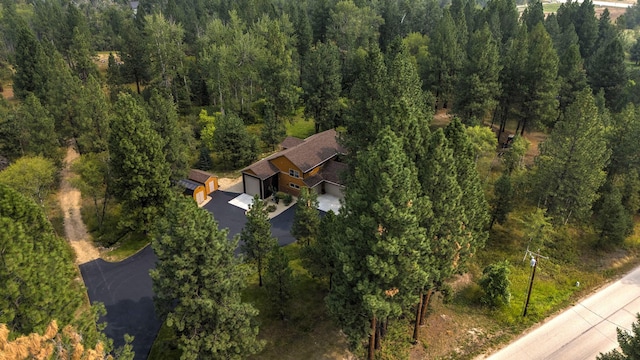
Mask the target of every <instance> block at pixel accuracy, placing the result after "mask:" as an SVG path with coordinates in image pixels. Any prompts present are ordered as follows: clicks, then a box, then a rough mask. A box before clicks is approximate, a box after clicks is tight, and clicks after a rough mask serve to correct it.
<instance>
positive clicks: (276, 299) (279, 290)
mask: <svg viewBox="0 0 640 360" xmlns="http://www.w3.org/2000/svg"><path fill="white" fill-rule="evenodd" d="M266 270H267V271H266V273H265V275H264V287H265V289H266V291H267V297H268V298H269V301H270V302H271V307H272V309H273V310H275V311H276V313H277V314H278V316H279V317H280V319H281V320H285V319H286V317H287V314H288V312H289V301H290V300H291V297H292V294H291V287H292V282H293V272H292V270H291V267H290V266H289V257H288V256H287V254H286V253H285V252H284V250H282V248H281V247H280V246H275V247H274V248H273V250H271V253H270V254H269V259H268V260H267V269H266Z"/></svg>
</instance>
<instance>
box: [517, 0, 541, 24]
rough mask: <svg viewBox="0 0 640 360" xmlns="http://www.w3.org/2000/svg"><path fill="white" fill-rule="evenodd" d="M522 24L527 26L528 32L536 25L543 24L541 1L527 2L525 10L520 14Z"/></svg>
mask: <svg viewBox="0 0 640 360" xmlns="http://www.w3.org/2000/svg"><path fill="white" fill-rule="evenodd" d="M522 22H523V23H524V24H525V25H527V29H529V31H531V30H533V28H534V27H536V25H538V24H541V23H543V22H544V10H543V8H542V1H540V0H534V1H529V2H527V8H526V9H524V12H523V13H522Z"/></svg>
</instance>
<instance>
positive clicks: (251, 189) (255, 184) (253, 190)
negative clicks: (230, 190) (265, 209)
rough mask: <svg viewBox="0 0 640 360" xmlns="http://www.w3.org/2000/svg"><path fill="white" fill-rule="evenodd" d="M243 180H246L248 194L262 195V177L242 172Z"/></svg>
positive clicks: (245, 187) (245, 185) (245, 189)
mask: <svg viewBox="0 0 640 360" xmlns="http://www.w3.org/2000/svg"><path fill="white" fill-rule="evenodd" d="M242 181H244V192H245V193H246V194H249V195H251V196H254V195H258V196H260V179H258V178H255V177H253V176H250V175H247V174H242Z"/></svg>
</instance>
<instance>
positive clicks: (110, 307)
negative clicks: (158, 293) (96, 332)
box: [80, 246, 161, 359]
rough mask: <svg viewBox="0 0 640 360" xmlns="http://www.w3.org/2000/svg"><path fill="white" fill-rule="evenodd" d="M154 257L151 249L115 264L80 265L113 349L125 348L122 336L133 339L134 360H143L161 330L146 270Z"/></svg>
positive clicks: (149, 247)
mask: <svg viewBox="0 0 640 360" xmlns="http://www.w3.org/2000/svg"><path fill="white" fill-rule="evenodd" d="M155 262H156V255H155V254H154V253H153V250H152V249H151V246H147V247H146V248H144V249H143V250H142V251H140V252H139V253H137V254H135V255H133V256H131V257H130V258H128V259H125V260H123V261H121V262H118V263H110V262H106V261H104V260H102V259H97V260H94V261H91V262H88V263H85V264H82V265H80V272H81V273H82V278H83V279H84V283H85V284H86V286H87V292H88V294H89V299H90V300H91V303H94V302H97V301H99V302H102V303H104V305H105V307H106V308H107V315H106V316H105V317H103V318H102V319H101V321H106V322H107V327H106V328H105V330H104V332H105V334H106V335H107V336H108V337H110V338H111V339H113V345H114V347H116V348H117V347H120V346H122V345H124V334H129V335H133V336H134V337H135V339H134V340H133V344H132V345H133V350H134V351H135V353H136V357H135V358H136V359H146V358H147V356H148V354H149V350H151V346H152V345H153V341H154V340H155V338H156V335H157V334H158V330H159V329H160V325H161V324H160V321H159V320H158V318H157V317H156V313H155V309H154V307H153V290H152V288H151V277H150V276H149V269H152V268H153V267H154V266H155Z"/></svg>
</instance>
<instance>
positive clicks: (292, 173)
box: [289, 169, 300, 179]
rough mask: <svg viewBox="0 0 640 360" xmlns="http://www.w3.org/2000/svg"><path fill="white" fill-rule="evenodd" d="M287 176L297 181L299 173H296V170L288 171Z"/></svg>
mask: <svg viewBox="0 0 640 360" xmlns="http://www.w3.org/2000/svg"><path fill="white" fill-rule="evenodd" d="M289 176H291V177H294V178H298V179H299V178H300V173H299V172H298V170H293V169H289Z"/></svg>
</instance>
